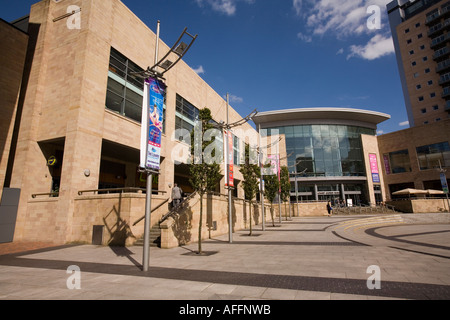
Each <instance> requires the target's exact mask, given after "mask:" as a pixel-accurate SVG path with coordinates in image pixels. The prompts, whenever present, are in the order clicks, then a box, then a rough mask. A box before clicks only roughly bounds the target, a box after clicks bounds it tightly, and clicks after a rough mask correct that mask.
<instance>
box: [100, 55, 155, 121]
mask: <svg viewBox="0 0 450 320" xmlns="http://www.w3.org/2000/svg"><path fill="white" fill-rule="evenodd" d="M109 71H110V73H109V74H108V87H107V95H106V102H105V105H106V108H107V109H110V110H112V111H115V112H117V113H119V114H121V115H123V116H126V117H128V118H130V119H133V120H135V121H137V122H141V116H142V99H143V95H144V93H143V88H144V83H143V80H142V79H139V78H137V77H135V76H134V75H132V73H133V72H140V71H143V69H142V68H140V67H139V66H138V65H136V64H135V63H134V62H132V61H131V60H129V59H128V58H127V57H125V56H124V55H123V54H121V53H120V52H118V51H117V50H115V49H114V48H111V53H110V61H109ZM163 126H164V123H163Z"/></svg>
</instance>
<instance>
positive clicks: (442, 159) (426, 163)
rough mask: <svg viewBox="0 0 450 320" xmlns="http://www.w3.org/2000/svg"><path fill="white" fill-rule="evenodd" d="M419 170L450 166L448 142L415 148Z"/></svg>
mask: <svg viewBox="0 0 450 320" xmlns="http://www.w3.org/2000/svg"><path fill="white" fill-rule="evenodd" d="M416 151H417V158H418V159H419V166H420V170H427V169H432V168H439V166H440V165H441V166H442V167H450V145H449V143H448V142H441V143H435V144H431V145H427V146H422V147H418V148H416Z"/></svg>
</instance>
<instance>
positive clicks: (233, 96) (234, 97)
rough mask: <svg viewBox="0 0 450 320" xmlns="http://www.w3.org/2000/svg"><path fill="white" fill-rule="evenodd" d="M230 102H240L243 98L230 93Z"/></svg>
mask: <svg viewBox="0 0 450 320" xmlns="http://www.w3.org/2000/svg"><path fill="white" fill-rule="evenodd" d="M230 102H232V103H242V102H244V99H243V98H241V97H238V96H235V95H234V94H230Z"/></svg>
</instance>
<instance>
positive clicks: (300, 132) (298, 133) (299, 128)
mask: <svg viewBox="0 0 450 320" xmlns="http://www.w3.org/2000/svg"><path fill="white" fill-rule="evenodd" d="M294 137H296V138H300V137H303V128H302V126H295V127H294Z"/></svg>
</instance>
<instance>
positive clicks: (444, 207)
mask: <svg viewBox="0 0 450 320" xmlns="http://www.w3.org/2000/svg"><path fill="white" fill-rule="evenodd" d="M387 204H389V205H391V206H394V207H395V210H398V211H400V212H403V213H431V212H448V204H447V200H446V199H403V200H397V201H388V202H387Z"/></svg>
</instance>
